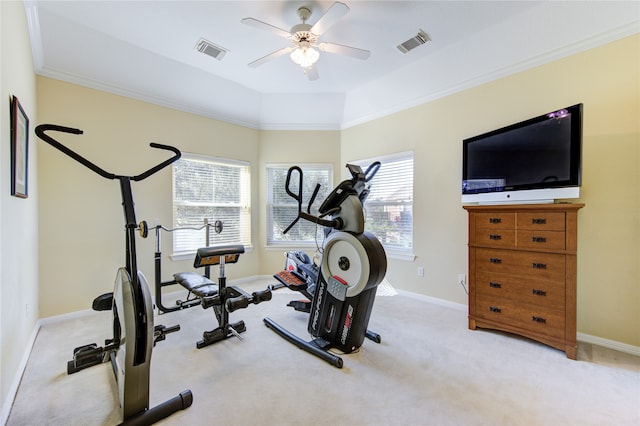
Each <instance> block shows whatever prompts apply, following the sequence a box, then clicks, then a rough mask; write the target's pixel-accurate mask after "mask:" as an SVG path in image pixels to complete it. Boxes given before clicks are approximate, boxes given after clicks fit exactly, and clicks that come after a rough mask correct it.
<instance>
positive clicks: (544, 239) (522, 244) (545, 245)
mask: <svg viewBox="0 0 640 426" xmlns="http://www.w3.org/2000/svg"><path fill="white" fill-rule="evenodd" d="M476 238H477V237H476ZM516 246H517V247H518V248H527V249H545V250H564V248H565V234H564V231H547V230H542V229H541V230H530V229H518V234H517V237H516Z"/></svg>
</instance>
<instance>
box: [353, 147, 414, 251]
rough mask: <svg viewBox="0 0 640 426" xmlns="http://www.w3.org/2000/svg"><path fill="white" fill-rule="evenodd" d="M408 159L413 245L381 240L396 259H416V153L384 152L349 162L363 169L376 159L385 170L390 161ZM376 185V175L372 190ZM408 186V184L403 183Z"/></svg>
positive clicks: (366, 202)
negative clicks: (391, 243)
mask: <svg viewBox="0 0 640 426" xmlns="http://www.w3.org/2000/svg"><path fill="white" fill-rule="evenodd" d="M407 159H411V161H412V166H411V167H412V176H411V179H412V181H411V201H410V208H411V245H410V247H406V248H403V247H400V246H397V245H389V244H386V243H385V242H384V241H383V239H382V238H380V242H381V243H382V246H383V247H384V249H385V252H386V253H387V256H388V257H391V258H395V259H401V260H410V261H413V260H414V259H415V254H414V252H413V249H414V243H415V236H414V204H415V194H414V193H415V191H414V189H415V185H414V184H415V155H414V152H413V151H401V152H396V153H392V154H384V155H378V156H375V157H369V158H365V159H357V160H353V161H349V162H348V163H350V164H356V165H359V166H361V167H362V168H363V170H364V169H365V168H366V167H368V166H369V165H370V164H372V163H373V162H375V161H379V162H380V163H381V166H380V170H384V167H385V164H388V163H393V162H399V161H403V160H407ZM375 185H376V177H374V178H373V179H372V181H371V188H372V191H375ZM403 186H406V185H403ZM372 194H374V195H375V192H372ZM372 194H370V195H369V196H368V197H367V200H366V201H365V205H364V209H365V229H366V230H369V229H368V227H367V223H368V222H369V219H368V218H367V217H366V212H367V205H368V204H369V203H370V202H373V201H372V199H371V195H372ZM381 204H384V202H381ZM401 204H402V205H403V206H407V203H401ZM398 205H399V204H398Z"/></svg>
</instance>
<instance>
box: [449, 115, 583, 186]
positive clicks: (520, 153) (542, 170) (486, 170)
mask: <svg viewBox="0 0 640 426" xmlns="http://www.w3.org/2000/svg"><path fill="white" fill-rule="evenodd" d="M581 140H582V104H578V105H574V106H571V107H568V108H564V109H561V110H558V111H554V112H551V113H548V114H544V115H541V116H538V117H535V118H532V119H529V120H526V121H523V122H520V123H516V124H513V125H510V126H507V127H504V128H501V129H498V130H494V131H491V132H489V133H485V134H482V135H479V136H475V137H472V138H468V139H465V140H464V141H463V178H462V194H463V195H464V194H481V193H490V192H503V191H521V190H530V189H546V188H556V187H567V186H576V187H577V186H579V185H580V160H581V158H580V155H581Z"/></svg>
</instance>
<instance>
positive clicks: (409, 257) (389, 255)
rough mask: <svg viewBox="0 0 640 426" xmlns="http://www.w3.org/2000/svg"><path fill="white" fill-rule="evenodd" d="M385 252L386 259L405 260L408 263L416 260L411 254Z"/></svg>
mask: <svg viewBox="0 0 640 426" xmlns="http://www.w3.org/2000/svg"><path fill="white" fill-rule="evenodd" d="M385 251H386V253H387V258H388V259H397V260H406V261H409V262H413V261H414V260H416V255H415V254H413V253H407V252H398V251H393V250H385Z"/></svg>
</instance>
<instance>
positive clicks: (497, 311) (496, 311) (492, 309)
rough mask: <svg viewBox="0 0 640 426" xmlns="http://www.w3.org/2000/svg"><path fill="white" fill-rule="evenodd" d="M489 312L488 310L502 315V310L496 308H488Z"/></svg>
mask: <svg viewBox="0 0 640 426" xmlns="http://www.w3.org/2000/svg"><path fill="white" fill-rule="evenodd" d="M489 310H490V311H491V312H495V313H496V314H500V313H502V309H500V308H498V307H496V306H489Z"/></svg>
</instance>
